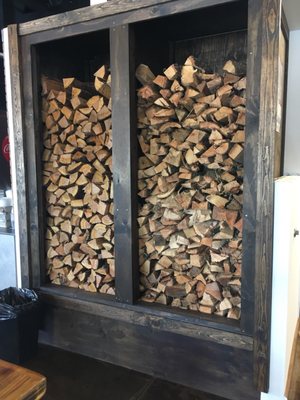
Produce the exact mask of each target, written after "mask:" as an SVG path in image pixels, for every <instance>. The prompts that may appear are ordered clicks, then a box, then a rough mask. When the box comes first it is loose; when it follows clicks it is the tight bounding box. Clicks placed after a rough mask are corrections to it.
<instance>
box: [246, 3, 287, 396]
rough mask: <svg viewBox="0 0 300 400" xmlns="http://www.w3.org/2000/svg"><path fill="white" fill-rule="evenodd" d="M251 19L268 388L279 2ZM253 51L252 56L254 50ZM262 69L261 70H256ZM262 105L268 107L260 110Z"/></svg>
mask: <svg viewBox="0 0 300 400" xmlns="http://www.w3.org/2000/svg"><path fill="white" fill-rule="evenodd" d="M249 11H250V12H249V18H250V19H251V21H253V22H254V23H255V24H257V27H258V31H257V32H260V35H259V36H258V37H257V51H259V52H261V69H260V71H261V72H260V76H258V75H256V79H257V80H259V84H260V86H259V107H260V113H259V130H258V134H257V138H256V140H257V143H258V147H257V150H256V157H255V160H256V161H255V163H256V165H257V179H256V196H257V200H256V201H257V203H256V226H255V230H256V242H255V280H254V288H255V289H254V298H255V314H254V318H255V320H254V321H255V322H254V381H255V385H256V388H257V389H258V390H260V391H262V392H267V391H268V387H269V365H270V330H271V301H272V253H273V240H272V239H273V195H274V193H273V192H274V189H273V186H274V184H273V182H274V162H273V160H274V153H275V132H276V124H277V102H278V90H277V85H276V84H275V85H274V82H276V83H277V82H278V55H279V54H278V52H279V33H280V22H281V21H280V1H279V0H272V1H270V0H263V1H262V2H260V4H258V2H256V1H253V0H252V1H251V2H250V10H249ZM251 56H253V55H251ZM256 70H257V69H256ZM261 110H263V111H261Z"/></svg>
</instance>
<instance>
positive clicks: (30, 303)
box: [0, 288, 39, 364]
mask: <svg viewBox="0 0 300 400" xmlns="http://www.w3.org/2000/svg"><path fill="white" fill-rule="evenodd" d="M38 328H39V301H38V296H37V294H36V293H35V292H34V291H33V290H29V289H17V288H8V289H4V290H1V291H0V358H2V359H3V360H6V361H10V362H13V363H16V364H19V363H22V362H24V361H26V360H28V359H30V358H31V357H33V356H34V355H35V354H36V353H37V344H38Z"/></svg>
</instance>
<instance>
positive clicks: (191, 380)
mask: <svg viewBox="0 0 300 400" xmlns="http://www.w3.org/2000/svg"><path fill="white" fill-rule="evenodd" d="M46 315H47V318H46V320H45V326H44V329H43V331H41V336H40V337H41V341H42V343H45V344H49V345H54V346H56V347H59V348H63V349H65V350H69V351H72V352H80V353H81V354H83V355H87V356H90V357H93V358H96V359H100V360H103V361H107V362H110V363H113V364H118V365H121V366H124V367H126V368H130V369H134V370H137V371H140V372H144V373H146V374H150V375H152V376H153V375H154V376H156V377H160V379H167V380H169V381H171V382H177V383H180V384H184V385H186V386H188V387H191V388H195V389H198V390H199V389H201V390H202V391H206V392H210V393H213V394H216V395H219V396H222V397H224V396H225V397H227V398H230V399H232V400H241V399H243V400H244V399H245V400H258V399H259V398H260V393H258V392H256V391H255V390H254V389H253V384H252V380H253V372H252V352H251V351H248V350H241V349H237V348H233V347H231V346H227V345H224V344H220V343H219V344H218V343H213V342H209V341H206V340H198V339H196V338H192V337H187V336H182V335H180V334H179V335H178V334H177V332H176V331H175V330H174V331H173V332H163V331H157V329H155V327H153V328H150V327H149V326H142V325H135V324H132V323H131V321H130V320H128V321H127V322H125V321H119V320H113V319H110V318H106V317H105V316H97V315H93V314H87V313H82V312H81V311H75V310H68V309H64V308H61V307H56V306H52V305H48V306H47V314H46ZM107 316H108V315H107ZM70 338H72V340H70ZM220 366H222V367H221V368H220Z"/></svg>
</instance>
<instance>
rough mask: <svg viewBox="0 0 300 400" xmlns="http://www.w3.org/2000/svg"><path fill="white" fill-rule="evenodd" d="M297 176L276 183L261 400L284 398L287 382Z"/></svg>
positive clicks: (294, 305) (294, 314)
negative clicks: (266, 375) (267, 356)
mask: <svg viewBox="0 0 300 400" xmlns="http://www.w3.org/2000/svg"><path fill="white" fill-rule="evenodd" d="M299 203H300V176H296V177H295V176H288V177H283V178H280V179H278V180H277V181H276V183H275V215H274V244H275V245H274V251H273V283H272V324H271V365H270V389H269V394H268V395H263V396H262V400H267V399H268V400H273V399H278V400H279V399H282V400H285V399H286V397H285V395H284V394H285V389H286V381H287V375H288V370H289V364H290V357H291V351H292V345H293V339H294V334H295V330H296V326H297V321H298V316H299V282H300V268H299V267H300V236H295V237H294V231H295V229H300V208H299Z"/></svg>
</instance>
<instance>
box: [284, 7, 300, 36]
mask: <svg viewBox="0 0 300 400" xmlns="http://www.w3.org/2000/svg"><path fill="white" fill-rule="evenodd" d="M283 8H284V11H285V14H286V17H287V20H288V24H289V28H290V30H295V29H300V0H283Z"/></svg>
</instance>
